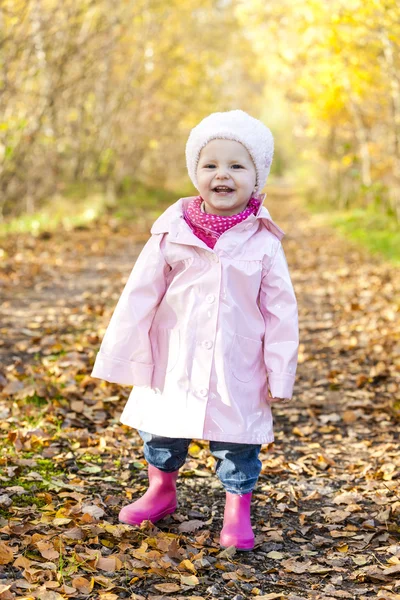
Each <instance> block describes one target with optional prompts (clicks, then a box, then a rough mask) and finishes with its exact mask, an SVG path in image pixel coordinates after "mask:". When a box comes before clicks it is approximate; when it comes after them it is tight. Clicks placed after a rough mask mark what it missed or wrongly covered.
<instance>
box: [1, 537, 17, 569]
mask: <svg viewBox="0 0 400 600" xmlns="http://www.w3.org/2000/svg"><path fill="white" fill-rule="evenodd" d="M13 559H14V553H13V551H12V548H10V546H8V545H7V544H6V543H5V542H0V565H8V563H10V562H11V561H12V560H13Z"/></svg>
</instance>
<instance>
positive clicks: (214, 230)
mask: <svg viewBox="0 0 400 600" xmlns="http://www.w3.org/2000/svg"><path fill="white" fill-rule="evenodd" d="M202 202H203V198H202V197H201V196H197V197H196V198H194V199H193V200H191V201H190V202H189V204H188V206H187V208H186V210H185V211H184V213H183V218H184V219H185V221H186V223H187V224H188V225H189V227H190V228H191V230H192V231H193V233H194V234H195V235H197V237H198V238H200V239H201V240H203V242H205V243H206V244H207V246H208V247H209V248H214V246H215V244H216V243H217V240H218V238H219V237H220V236H221V234H222V233H224V231H227V230H228V229H230V228H231V227H233V226H234V225H237V224H238V223H241V222H242V221H244V220H245V219H247V217H248V216H249V215H251V214H254V215H256V214H257V212H258V209H259V208H260V204H261V201H260V200H257V198H254V197H252V198H250V200H249V202H248V204H247V206H246V208H245V209H244V210H243V211H242V212H240V213H238V214H237V215H230V216H220V215H212V214H210V213H205V212H203V211H202V210H201V205H202Z"/></svg>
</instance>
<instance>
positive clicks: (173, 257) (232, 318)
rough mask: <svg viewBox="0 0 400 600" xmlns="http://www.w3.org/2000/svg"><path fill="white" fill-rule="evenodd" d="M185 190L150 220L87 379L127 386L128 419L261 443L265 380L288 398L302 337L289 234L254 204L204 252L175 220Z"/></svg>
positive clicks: (158, 430)
mask: <svg viewBox="0 0 400 600" xmlns="http://www.w3.org/2000/svg"><path fill="white" fill-rule="evenodd" d="M264 197H265V196H264ZM192 199H193V198H192V197H189V198H181V199H179V200H178V201H177V202H175V203H174V204H173V205H171V206H170V207H169V208H168V209H167V210H166V211H165V212H164V213H163V214H162V215H161V216H160V217H159V218H158V219H157V220H156V221H155V223H154V224H153V227H152V228H151V234H152V235H151V237H150V239H149V240H148V242H147V243H146V244H145V246H144V248H143V250H142V252H141V253H140V255H139V257H138V259H137V261H136V263H135V265H134V267H133V269H132V271H131V274H130V276H129V278H128V281H127V283H126V285H125V288H124V290H123V292H122V294H121V297H120V299H119V301H118V303H117V306H116V308H115V310H114V313H113V315H112V317H111V321H110V323H109V325H108V328H107V330H106V333H105V335H104V338H103V341H102V343H101V347H100V350H99V352H98V354H97V357H96V361H95V364H94V367H93V371H92V377H97V378H99V379H105V380H106V381H110V382H115V383H120V384H126V385H133V386H134V387H133V389H132V391H131V394H130V396H129V399H128V402H127V403H126V405H125V408H124V411H123V413H122V415H121V421H122V423H124V424H126V425H129V426H131V427H135V428H137V429H141V430H143V431H148V432H150V433H153V434H156V435H162V436H167V437H181V438H189V439H193V438H195V439H204V440H215V441H227V442H228V441H229V442H237V443H249V444H250V443H251V444H262V443H269V442H272V441H273V440H274V433H273V418H272V414H271V405H270V404H271V402H273V401H274V400H273V399H272V398H271V397H270V396H269V393H268V384H269V388H270V391H271V395H272V396H273V397H275V398H277V399H278V398H291V397H292V394H293V386H294V381H295V375H296V368H297V358H298V346H299V327H298V311H297V301H296V296H295V292H294V289H293V285H292V282H291V279H290V275H289V270H288V265H287V262H286V257H285V254H284V250H283V247H282V244H281V240H282V238H283V236H284V235H285V233H284V232H283V231H282V229H280V227H278V226H277V225H276V224H275V223H274V222H273V220H272V219H271V216H270V214H269V212H268V210H267V209H266V208H265V207H264V206H260V208H259V210H258V212H257V215H254V214H251V215H250V216H249V217H248V218H247V219H246V220H244V221H242V222H241V223H238V224H237V225H235V226H233V227H232V228H230V229H228V230H227V231H225V232H224V233H223V234H222V235H221V236H220V238H219V239H218V240H217V243H216V244H215V246H214V249H210V248H209V247H208V246H207V245H206V244H205V243H204V242H203V241H202V240H200V239H199V238H198V237H197V236H196V235H195V234H194V233H193V231H192V230H191V228H190V227H189V225H188V224H187V223H186V221H185V220H184V218H183V212H184V208H185V207H186V206H187V204H188V202H190V201H191V200H192Z"/></svg>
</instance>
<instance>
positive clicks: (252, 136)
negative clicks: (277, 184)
mask: <svg viewBox="0 0 400 600" xmlns="http://www.w3.org/2000/svg"><path fill="white" fill-rule="evenodd" d="M215 139H225V140H235V141H237V142H240V143H241V144H243V146H244V147H245V148H246V149H247V150H248V152H249V154H250V156H251V158H252V159H253V162H254V165H255V168H256V174H257V179H256V188H257V190H258V191H259V192H261V190H262V189H263V187H264V185H265V183H266V181H267V178H268V175H269V172H270V169H271V163H272V157H273V154H274V138H273V136H272V133H271V131H270V130H269V129H268V127H266V126H265V125H264V123H261V121H259V120H258V119H255V118H254V117H251V116H250V115H249V114H247V113H246V112H244V111H243V110H230V111H228V112H216V113H212V114H211V115H208V117H205V118H204V119H203V120H202V121H200V123H199V124H198V125H196V127H194V128H193V129H192V130H191V132H190V135H189V138H188V141H187V143H186V165H187V169H188V172H189V177H190V179H191V180H192V182H193V185H194V187H195V188H196V189H198V182H197V176H196V170H197V163H198V162H199V158H200V152H201V150H202V148H204V146H205V145H206V144H208V142H210V141H211V140H215Z"/></svg>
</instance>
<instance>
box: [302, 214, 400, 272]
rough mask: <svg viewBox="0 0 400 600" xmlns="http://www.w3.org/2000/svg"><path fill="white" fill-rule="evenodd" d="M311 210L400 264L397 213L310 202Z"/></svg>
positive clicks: (374, 252) (366, 245) (343, 233)
mask: <svg viewBox="0 0 400 600" xmlns="http://www.w3.org/2000/svg"><path fill="white" fill-rule="evenodd" d="M307 208H308V210H309V211H310V212H311V213H313V214H317V215H318V216H319V217H321V219H323V221H324V224H326V225H328V226H330V227H333V228H334V229H335V230H336V231H337V232H338V233H339V235H341V236H343V237H344V238H346V239H350V240H352V241H354V242H355V243H357V244H358V245H360V246H362V247H364V248H367V250H368V251H369V252H371V254H377V255H379V256H382V257H383V258H384V259H385V260H387V261H389V262H391V263H392V264H393V265H396V266H397V265H399V264H400V224H399V223H397V221H396V219H395V217H394V216H392V215H389V214H385V213H383V212H382V211H380V210H379V209H378V208H377V207H374V206H371V207H370V208H368V209H363V208H353V209H349V210H335V209H333V208H332V206H328V205H327V204H324V203H321V204H315V203H311V202H307Z"/></svg>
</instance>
